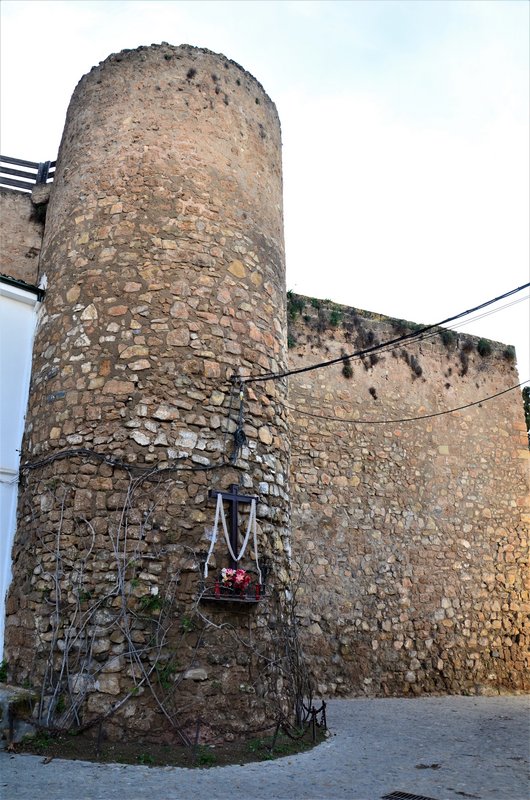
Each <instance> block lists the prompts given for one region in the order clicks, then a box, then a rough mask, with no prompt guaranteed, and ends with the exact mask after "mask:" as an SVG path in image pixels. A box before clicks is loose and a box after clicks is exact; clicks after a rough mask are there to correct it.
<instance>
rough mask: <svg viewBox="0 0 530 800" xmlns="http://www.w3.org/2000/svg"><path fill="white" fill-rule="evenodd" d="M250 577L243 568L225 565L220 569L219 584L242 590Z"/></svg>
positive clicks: (249, 580)
mask: <svg viewBox="0 0 530 800" xmlns="http://www.w3.org/2000/svg"><path fill="white" fill-rule="evenodd" d="M251 580H252V578H251V577H250V575H249V574H248V572H246V570H244V569H230V568H229V567H225V568H224V569H222V570H221V585H222V586H227V587H228V588H230V589H239V590H240V591H242V592H243V591H244V590H245V589H246V588H247V586H248V585H249V583H250V582H251Z"/></svg>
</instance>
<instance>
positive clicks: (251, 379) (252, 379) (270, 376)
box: [238, 283, 530, 383]
mask: <svg viewBox="0 0 530 800" xmlns="http://www.w3.org/2000/svg"><path fill="white" fill-rule="evenodd" d="M529 286H530V283H525V284H523V285H522V286H518V287H517V288H515V289H511V290H510V291H509V292H505V293H504V294H501V295H498V297H494V298H492V299H491V300H486V301H485V302H484V303H480V304H479V305H477V306H474V307H473V308H469V309H467V311H461V312H460V313H459V314H454V315H453V316H451V317H447V318H446V319H443V320H441V321H440V322H437V323H435V324H433V325H425V326H424V327H422V328H419V329H418V330H415V331H411V333H407V334H404V335H403V336H398V337H396V338H394V339H389V340H388V341H387V342H383V343H381V344H376V345H372V346H371V347H366V348H364V349H363V350H358V351H357V352H355V353H351V354H350V355H348V354H344V355H341V356H338V357H337V358H331V359H329V360H327V361H320V362H318V363H316V364H310V365H309V366H307V367H298V369H287V370H284V371H282V372H268V373H265V375H256V376H252V375H250V376H248V377H247V378H238V380H240V381H241V382H242V383H256V382H258V381H267V380H278V379H279V378H286V377H288V376H289V375H299V374H301V373H303V372H312V371H313V370H316V369H323V368H324V367H329V366H331V365H332V364H339V363H340V362H341V361H344V360H348V359H352V358H361V357H362V356H365V355H368V354H369V353H373V352H375V351H376V350H382V349H384V348H388V347H389V346H390V345H397V344H400V343H401V342H405V341H410V340H411V339H418V338H419V337H420V336H421V335H422V334H424V333H427V332H428V331H432V330H434V329H435V328H439V327H440V326H442V325H447V324H448V323H450V322H454V321H455V320H457V319H461V318H462V317H466V316H468V315H469V314H473V313H474V312H475V311H480V310H481V309H483V308H486V307H487V306H490V305H493V303H497V302H498V301H499V300H504V299H505V298H507V297H511V296H512V295H514V294H517V293H518V292H522V291H523V289H527V288H528V287H529Z"/></svg>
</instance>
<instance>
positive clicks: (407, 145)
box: [1, 0, 530, 380]
mask: <svg viewBox="0 0 530 800" xmlns="http://www.w3.org/2000/svg"><path fill="white" fill-rule="evenodd" d="M1 8H2V17H3V20H2V28H1V33H2V70H1V81H2V85H1V103H2V134H1V147H2V153H3V154H4V155H9V156H15V157H18V158H23V159H29V160H34V161H43V160H48V159H50V160H53V159H54V158H55V157H56V155H57V149H58V146H59V141H60V138H61V132H62V127H63V123H64V117H65V113H66V108H67V105H68V102H69V99H70V96H71V94H72V91H73V89H74V87H75V85H76V83H77V81H78V80H79V78H80V77H81V76H82V75H83V74H84V73H86V72H87V71H88V70H90V68H91V67H92V66H93V65H95V64H97V63H98V62H99V61H102V60H103V59H104V58H106V57H107V56H108V55H109V54H110V53H112V52H116V51H118V50H121V49H123V48H126V47H127V48H134V47H138V46H139V45H141V44H151V43H159V42H161V41H167V42H170V43H171V44H175V45H178V44H182V43H188V44H193V45H197V46H200V47H207V48H209V49H211V50H214V51H217V52H222V53H224V54H225V55H226V56H228V57H229V58H232V59H233V60H235V61H237V62H239V63H240V64H241V65H242V66H243V67H244V68H245V69H247V70H249V72H251V73H252V74H253V75H255V77H256V78H257V79H258V80H259V81H260V82H261V83H262V84H263V86H264V87H265V90H266V91H267V92H268V94H269V95H270V96H271V98H272V99H273V100H274V101H275V103H276V105H277V106H278V111H279V114H280V119H281V121H282V131H283V143H284V150H283V161H284V187H285V196H284V200H285V225H286V246H287V284H288V288H291V289H293V290H294V291H296V292H300V293H302V294H308V295H311V296H316V297H320V298H329V299H331V300H334V301H336V302H339V303H344V304H347V305H353V306H357V307H358V308H364V309H368V310H370V311H378V312H381V313H384V314H389V315H391V316H394V317H402V318H406V319H409V320H413V321H415V322H424V323H431V322H437V321H439V320H441V319H443V318H445V317H448V316H451V315H452V314H456V313H458V312H459V311H462V310H464V309H467V308H469V307H471V306H474V305H476V304H478V303H480V302H482V301H484V300H487V299H489V298H490V297H495V296H497V295H499V294H502V293H503V292H505V291H507V290H509V289H512V288H514V287H515V286H520V285H521V284H523V283H526V282H528V280H529V240H530V235H529V216H530V204H529V195H530V167H529V149H530V135H529V127H528V126H529V108H528V105H529V96H530V86H529V74H530V58H529V33H528V31H529V24H530V20H529V10H530V5H529V3H528V2H527V1H526V0H472V1H471V2H469V1H468V0H439V1H438V0H412V1H411V2H401V1H400V0H366V2H365V0H354V1H353V2H350V1H349V0H343V1H342V2H333V1H332V0H325V1H324V2H320V0H313V2H306V1H305V0H297V1H295V2H291V1H290V0H282V1H281V2H273V0H266V2H261V1H258V0H256V1H255V2H253V1H252V0H239V1H238V2H223V0H217V2H207V1H206V0H204V1H201V0H194V2H177V1H174V0H165V1H164V2H158V1H157V0H152V1H151V2H144V0H124V1H123V2H122V1H121V0H120V1H118V0H91V1H90V2H83V1H82V0H60V1H59V2H47V0H32V1H31V2H26V1H25V0H3V2H2V6H1ZM522 298H528V291H526V292H523V293H521V294H519V295H518V296H517V299H522ZM461 330H463V331H468V332H470V333H474V334H476V335H480V336H486V337H489V338H492V339H497V340H500V341H503V342H505V343H506V344H515V345H516V347H517V352H518V364H519V372H520V378H521V380H525V379H527V378H530V356H529V339H530V333H529V302H528V299H525V300H524V301H523V302H519V303H517V304H516V305H512V306H510V308H507V309H505V310H502V311H499V312H498V313H495V314H492V315H490V316H488V317H485V318H483V319H481V320H480V321H477V322H475V323H474V324H473V325H466V326H465V327H461Z"/></svg>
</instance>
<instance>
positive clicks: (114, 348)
mask: <svg viewBox="0 0 530 800" xmlns="http://www.w3.org/2000/svg"><path fill="white" fill-rule="evenodd" d="M280 148H281V142H280V125H279V120H278V115H277V112H276V108H275V106H274V104H273V103H272V102H271V100H270V99H269V97H268V96H267V95H266V94H265V92H264V90H263V88H262V87H261V85H260V84H259V83H258V82H257V81H256V80H255V79H254V78H253V77H252V76H251V75H249V74H248V73H247V72H245V71H244V70H243V69H242V68H241V67H240V66H238V65H237V64H235V63H234V62H232V61H229V60H228V59H227V58H225V57H224V56H222V55H216V54H214V53H211V52H209V51H207V50H202V49H197V48H194V47H190V46H188V45H182V46H181V47H173V46H170V45H167V44H162V45H159V46H155V45H153V46H151V47H141V48H139V49H138V50H134V51H124V52H122V53H119V54H118V55H112V56H110V57H109V58H108V59H107V60H106V61H104V62H103V63H101V64H100V65H99V66H98V67H95V68H94V69H92V71H91V72H90V73H89V74H88V75H86V76H85V77H84V78H83V79H82V80H81V81H80V83H79V85H78V86H77V88H76V91H75V93H74V96H73V98H72V101H71V104H70V107H69V110H68V115H67V119H66V126H65V131H64V134H63V139H62V143H61V148H60V153H59V158H58V163H57V169H56V173H55V181H54V185H53V190H52V197H51V200H50V204H49V209H48V214H47V220H46V228H45V237H44V245H43V251H42V256H41V266H40V273H41V277H43V276H44V275H45V276H46V281H47V290H46V299H45V302H44V314H43V316H42V319H41V322H40V326H39V329H38V333H37V336H36V342H35V351H34V362H33V379H32V387H31V392H30V403H29V410H28V416H27V419H28V425H27V429H26V435H25V440H24V445H23V454H22V462H23V463H24V462H25V463H26V469H25V470H24V472H23V476H24V480H23V485H22V488H21V495H20V503H19V525H18V533H17V539H16V542H15V547H14V566H13V573H14V579H13V584H12V587H13V588H12V590H11V594H10V597H9V601H8V614H9V615H8V619H7V630H6V657H7V660H8V663H9V665H10V668H11V669H12V670H13V671H14V672H16V674H17V678H18V680H19V681H23V680H24V679H26V678H29V679H30V680H31V681H32V682H33V684H34V686H35V688H36V689H37V691H38V692H39V693H40V704H39V715H40V719H41V721H43V722H48V723H50V724H51V723H53V724H57V725H59V726H63V727H68V726H69V725H72V724H79V723H80V722H86V720H88V719H91V718H92V719H95V718H98V719H103V720H104V721H105V724H106V725H107V727H108V729H109V730H110V732H111V734H112V735H120V733H121V732H123V731H124V730H126V731H127V732H128V735H130V734H131V733H132V732H134V731H138V732H143V733H144V734H145V732H147V731H157V730H162V729H165V730H168V731H170V730H175V731H177V734H178V736H180V738H181V739H183V740H185V739H186V736H187V732H189V730H191V729H192V726H193V725H194V724H195V720H196V719H198V718H200V719H201V725H202V729H203V730H205V731H206V730H208V731H211V732H212V735H218V734H219V733H222V732H226V731H237V730H244V729H245V728H248V727H249V726H250V727H252V723H253V720H254V718H256V719H258V718H260V719H267V718H272V717H273V716H275V715H276V713H277V711H278V709H279V708H280V707H282V706H285V700H286V695H287V694H288V687H287V683H286V682H285V676H283V675H282V674H281V670H280V671H279V672H275V671H274V670H272V671H271V669H270V659H269V658H268V655H270V652H271V651H270V648H271V647H273V646H276V645H273V644H272V643H271V641H274V642H275V643H276V644H277V640H278V630H279V628H278V626H280V628H281V624H282V622H281V620H282V611H281V608H280V609H278V607H277V606H278V598H281V595H282V590H283V587H285V585H286V581H287V568H288V563H287V560H288V551H289V547H288V511H289V510H288V494H287V475H286V472H287V460H288V450H289V447H288V438H287V437H288V434H287V428H286V414H285V405H284V399H285V383H284V381H282V380H275V381H264V382H260V383H257V384H252V387H253V388H252V389H250V388H249V390H248V391H247V392H245V394H244V397H243V399H242V400H241V396H240V393H239V390H238V389H237V387H236V386H235V383H234V382H233V381H232V380H231V379H232V378H233V376H234V375H241V376H246V375H249V374H254V375H257V374H260V373H261V374H263V373H267V372H269V371H277V370H279V369H282V368H283V367H284V365H285V357H286V333H285V331H286V318H285V317H286V312H285V269H284V245H283V220H282V177H281V152H280ZM240 423H241V424H240ZM241 429H243V430H244V433H245V434H246V442H245V441H244V437H242V436H241ZM234 432H236V433H237V440H236V437H234V436H233V434H234ZM233 484H238V485H239V492H240V493H244V494H245V495H248V496H257V497H258V504H257V517H258V537H257V538H258V551H259V556H260V557H261V558H262V559H264V563H265V565H266V567H267V569H268V578H267V580H266V584H267V585H266V587H265V597H263V591H264V589H263V587H261V588H260V589H258V590H257V594H256V597H257V596H258V592H259V593H260V594H259V602H254V603H250V602H246V601H243V600H241V599H239V600H238V599H233V601H232V602H230V600H231V598H228V600H226V599H225V597H224V595H223V594H222V593H221V592H220V591H219V586H218V587H217V595H216V590H215V585H214V584H213V583H212V581H215V580H217V581H219V580H220V575H219V573H220V570H221V569H222V568H223V567H228V566H229V565H230V557H229V555H228V551H227V546H226V544H225V542H224V539H223V535H222V527H221V525H219V539H218V541H217V544H216V546H215V548H214V549H213V554H212V559H211V561H210V574H209V581H210V583H208V581H207V582H206V594H208V593H209V594H210V595H212V594H213V599H212V601H211V602H210V603H204V602H202V600H204V596H203V595H204V584H203V583H202V582H201V580H202V579H201V571H202V563H203V561H204V557H205V553H206V552H207V550H208V549H209V546H210V539H211V534H210V535H209V534H208V531H209V529H211V528H212V525H213V521H214V513H215V500H214V499H212V498H211V497H210V496H209V494H210V491H209V490H213V491H214V493H215V492H216V491H227V492H228V491H229V488H230V486H232V485H233ZM232 491H233V490H232ZM248 507H250V506H243V505H241V506H240V509H241V511H240V516H239V525H240V528H241V532H240V533H241V535H240V538H239V540H238V543H239V544H241V541H242V539H243V535H244V533H245V531H246V526H247V521H248V515H247V514H246V513H244V510H243V509H244V508H248ZM226 511H227V512H228V505H227V506H226ZM251 542H252V538H251ZM251 555H252V556H254V555H255V553H254V552H253V545H252V544H249V546H248V548H247V551H246V554H245V555H244V556H243V557H242V559H241V561H240V562H239V564H238V566H240V567H242V568H245V569H247V570H248V572H249V574H252V569H253V561H252V558H251ZM212 587H213V588H212ZM221 589H222V591H223V592H224V591H225V587H224V586H222V585H221ZM201 593H202V594H201ZM201 596H202V600H201ZM253 599H255V598H253ZM216 600H219V601H223V602H216ZM280 605H281V603H280ZM271 619H272V624H273V625H275V626H276V627H275V634H274V636H272V635H271V634H270V631H269V627H270V626H269V623H270V622H271ZM280 638H281V637H280ZM273 660H274V659H273ZM267 665H269V666H267Z"/></svg>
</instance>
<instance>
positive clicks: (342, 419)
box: [287, 379, 530, 425]
mask: <svg viewBox="0 0 530 800" xmlns="http://www.w3.org/2000/svg"><path fill="white" fill-rule="evenodd" d="M529 382H530V379H528V380H525V381H522V383H518V384H517V385H516V386H510V388H509V389H503V390H502V392H497V393H496V394H491V395H489V396H488V397H483V398H481V399H480V400H475V401H474V402H473V403H466V404H465V405H463V406H457V407H456V408H448V409H446V410H445V411H434V412H433V413H432V414H421V415H420V416H417V417H402V418H401V419H351V418H348V417H334V416H327V415H325V414H314V413H313V412H311V411H305V410H304V409H302V408H300V407H299V406H290V405H287V408H288V409H289V411H294V412H295V413H296V414H302V415H303V416H306V417H314V418H315V419H322V420H329V421H331V422H344V423H347V424H351V425H392V424H395V423H397V422H399V423H401V422H416V421H418V420H421V419H432V417H442V416H443V415H444V414H454V412H455V411H463V410H464V409H466V408H472V407H473V406H479V405H481V404H482V403H486V402H487V401H488V400H494V399H495V398H496V397H500V396H501V395H503V394H507V393H508V392H513V391H514V389H520V388H521V386H524V385H525V384H527V383H529Z"/></svg>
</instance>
